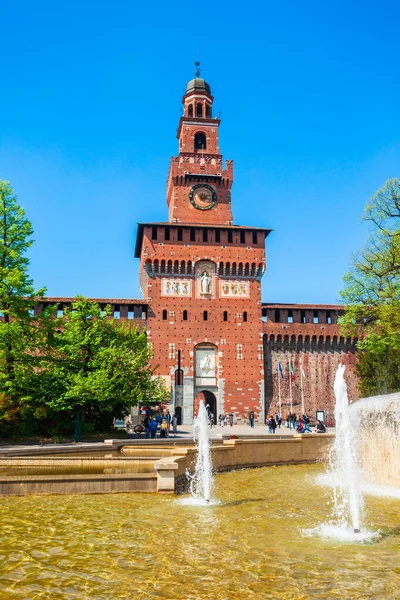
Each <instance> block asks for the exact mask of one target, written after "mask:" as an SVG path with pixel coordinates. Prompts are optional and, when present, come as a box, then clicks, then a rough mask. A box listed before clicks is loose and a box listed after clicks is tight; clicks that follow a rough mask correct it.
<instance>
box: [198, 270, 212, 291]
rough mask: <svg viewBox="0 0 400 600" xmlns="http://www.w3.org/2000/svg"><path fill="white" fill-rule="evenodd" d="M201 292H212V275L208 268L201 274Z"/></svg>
mask: <svg viewBox="0 0 400 600" xmlns="http://www.w3.org/2000/svg"><path fill="white" fill-rule="evenodd" d="M200 292H201V293H202V294H211V277H210V274H209V273H208V271H206V270H204V271H203V272H202V274H201V275H200Z"/></svg>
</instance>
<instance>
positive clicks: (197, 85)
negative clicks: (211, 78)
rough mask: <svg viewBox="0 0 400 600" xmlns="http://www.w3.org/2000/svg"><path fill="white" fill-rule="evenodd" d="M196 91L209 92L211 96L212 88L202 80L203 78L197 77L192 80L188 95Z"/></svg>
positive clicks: (187, 90)
mask: <svg viewBox="0 0 400 600" xmlns="http://www.w3.org/2000/svg"><path fill="white" fill-rule="evenodd" d="M194 91H198V92H207V94H210V95H211V88H210V86H209V84H208V83H207V82H206V81H204V79H202V78H201V77H195V78H194V79H191V80H190V81H189V83H188V84H187V86H186V93H187V94H188V93H189V92H194Z"/></svg>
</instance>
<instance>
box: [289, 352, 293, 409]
mask: <svg viewBox="0 0 400 600" xmlns="http://www.w3.org/2000/svg"><path fill="white" fill-rule="evenodd" d="M291 364H292V359H291V358H289V395H290V412H291V413H293V397H292V373H291V371H290V365H291Z"/></svg>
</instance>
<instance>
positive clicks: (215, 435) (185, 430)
mask: <svg viewBox="0 0 400 600" xmlns="http://www.w3.org/2000/svg"><path fill="white" fill-rule="evenodd" d="M312 429H314V428H312ZM294 433H295V432H294V431H293V429H288V428H287V427H281V428H280V429H279V428H277V429H276V433H275V434H269V433H268V427H267V426H265V425H255V426H254V427H253V428H251V427H250V426H249V425H233V426H232V427H231V426H230V425H227V426H225V427H221V426H220V425H217V426H216V427H213V428H212V429H210V430H209V437H210V439H211V440H218V439H221V438H222V437H229V436H231V435H235V436H237V437H238V438H239V439H240V438H241V437H243V438H244V437H245V438H249V437H250V438H252V437H253V438H257V437H270V438H271V439H273V438H274V437H275V438H277V437H290V436H293V435H294ZM327 433H335V429H334V428H329V429H327ZM109 438H110V439H113V438H112V433H110V436H109ZM130 439H133V440H137V441H138V442H140V441H144V440H146V438H145V435H144V434H141V435H139V436H136V435H133V437H132V438H130ZM159 439H160V438H159V436H158V435H157V438H156V440H146V443H148V442H155V443H157V440H159ZM167 439H169V440H170V441H173V440H185V439H186V440H188V441H189V440H190V441H192V440H193V425H180V426H179V427H178V433H177V435H176V437H175V436H174V435H173V433H172V431H171V433H170V437H169V438H167ZM115 441H116V442H117V443H118V445H123V443H124V440H123V439H118V440H117V439H116V440H115ZM162 441H163V442H165V441H166V440H165V439H163V440H162ZM61 448H65V449H67V448H69V449H70V451H71V450H72V449H74V450H77V449H78V448H79V449H85V450H87V451H90V450H100V449H103V448H104V443H103V442H79V443H77V444H75V443H60V444H40V445H39V444H29V445H28V444H26V445H25V444H4V445H1V446H0V456H7V455H10V454H11V453H12V454H14V452H15V451H22V453H23V454H30V453H33V454H35V453H39V454H49V453H51V452H52V451H55V452H57V451H60V449H61ZM35 451H37V452H35Z"/></svg>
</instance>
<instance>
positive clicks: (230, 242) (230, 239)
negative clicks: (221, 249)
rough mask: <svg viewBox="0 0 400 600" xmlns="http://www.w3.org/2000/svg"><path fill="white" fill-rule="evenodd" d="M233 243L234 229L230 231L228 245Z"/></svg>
mask: <svg viewBox="0 0 400 600" xmlns="http://www.w3.org/2000/svg"><path fill="white" fill-rule="evenodd" d="M232 242H233V231H232V229H228V244H232Z"/></svg>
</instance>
